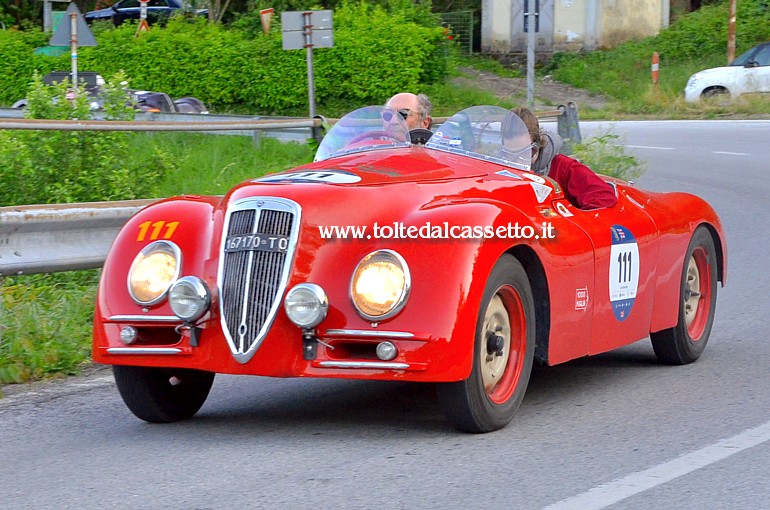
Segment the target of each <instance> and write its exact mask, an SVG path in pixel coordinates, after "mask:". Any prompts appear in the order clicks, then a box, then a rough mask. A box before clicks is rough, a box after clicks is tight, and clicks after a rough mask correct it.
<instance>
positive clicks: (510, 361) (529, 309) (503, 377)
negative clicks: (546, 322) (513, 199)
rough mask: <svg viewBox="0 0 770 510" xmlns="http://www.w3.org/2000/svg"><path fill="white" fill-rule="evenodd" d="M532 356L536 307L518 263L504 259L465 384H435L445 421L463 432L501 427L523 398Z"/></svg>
mask: <svg viewBox="0 0 770 510" xmlns="http://www.w3.org/2000/svg"><path fill="white" fill-rule="evenodd" d="M534 352H535V305H534V300H533V297H532V290H531V287H530V284H529V279H528V278H527V273H526V271H524V268H523V267H522V265H521V263H519V261H518V260H516V259H515V258H514V257H512V256H510V255H505V256H503V257H502V258H501V259H500V260H499V261H498V263H497V264H496V265H495V267H494V268H493V269H492V273H491V274H490V275H489V279H488V280H487V284H486V287H485V288H484V294H483V297H482V301H481V307H480V309H479V316H478V319H477V323H476V337H475V341H474V352H473V368H472V370H471V375H470V376H469V377H468V378H467V379H466V380H464V381H459V382H455V383H443V384H440V385H439V386H438V394H439V401H440V403H441V407H442V408H443V410H444V414H445V415H446V417H447V419H448V420H449V422H450V423H451V424H452V425H453V426H454V427H455V428H456V429H458V430H461V431H463V432H475V433H480V432H491V431H493V430H497V429H501V428H503V427H505V426H506V425H507V424H508V423H509V422H510V421H511V420H512V419H513V416H514V414H515V413H516V410H517V409H518V407H519V404H521V401H522V399H523V398H524V393H525V392H526V390H527V383H528V382H529V375H530V373H531V372H532V361H533V358H534Z"/></svg>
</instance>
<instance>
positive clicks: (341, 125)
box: [314, 106, 411, 161]
mask: <svg viewBox="0 0 770 510" xmlns="http://www.w3.org/2000/svg"><path fill="white" fill-rule="evenodd" d="M409 140H410V139H409V128H407V126H406V121H405V120H404V117H403V116H402V115H401V114H400V113H398V111H396V110H394V109H392V108H386V107H384V106H367V107H366V108H360V109H358V110H355V111H353V112H350V113H349V114H347V115H345V116H344V117H342V118H341V119H340V120H339V121H338V122H337V123H336V124H335V125H334V127H332V128H331V129H330V130H329V132H328V133H326V136H324V138H323V140H322V141H321V145H319V147H318V151H317V152H316V155H315V160H314V161H321V160H324V159H328V158H331V157H333V156H339V155H342V154H350V153H353V152H360V151H365V150H372V149H388V148H392V147H409V146H410V145H411V144H410V141H409Z"/></svg>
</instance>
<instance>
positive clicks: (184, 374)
mask: <svg viewBox="0 0 770 510" xmlns="http://www.w3.org/2000/svg"><path fill="white" fill-rule="evenodd" d="M112 371H113V374H114V375H115V382H116V383H117V386H118V391H120V396H121V397H123V402H125V404H126V406H127V407H128V408H129V409H130V410H131V412H132V413H134V415H135V416H136V417H137V418H139V419H142V420H144V421H147V422H150V423H172V422H175V421H181V420H187V419H189V418H192V417H193V416H194V415H195V413H197V412H198V410H199V409H200V408H201V406H202V405H203V403H204V402H205V401H206V397H208V395H209V390H211V385H212V384H213V382H214V375H215V374H214V373H213V372H203V371H201V370H191V369H189V368H154V367H132V366H122V365H113V367H112Z"/></svg>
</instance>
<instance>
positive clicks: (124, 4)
mask: <svg viewBox="0 0 770 510" xmlns="http://www.w3.org/2000/svg"><path fill="white" fill-rule="evenodd" d="M112 19H113V22H114V23H115V25H120V24H121V23H123V22H124V21H126V20H131V19H139V0H122V1H121V2H118V3H117V4H115V14H114V15H113V17H112Z"/></svg>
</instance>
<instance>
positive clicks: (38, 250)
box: [0, 200, 156, 276]
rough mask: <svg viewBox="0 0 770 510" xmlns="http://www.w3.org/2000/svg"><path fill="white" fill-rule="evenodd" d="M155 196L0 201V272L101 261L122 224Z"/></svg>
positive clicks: (93, 265)
mask: <svg viewBox="0 0 770 510" xmlns="http://www.w3.org/2000/svg"><path fill="white" fill-rule="evenodd" d="M155 201H156V200H125V201H117V202H91V203H80V204H59V205H23V206H17V207H0V276H10V275H18V274H31V273H53V272H57V271H73V270H77V269H94V268H98V267H101V266H102V264H104V260H105V258H106V256H107V251H108V250H109V249H110V246H111V245H112V242H113V241H114V240H115V236H117V234H118V231H119V230H120V228H121V227H122V226H123V225H124V224H125V223H126V221H128V219H129V218H130V217H131V216H133V215H134V214H135V213H137V212H138V211H139V210H140V209H141V208H143V207H144V206H146V205H148V204H151V203H152V202H155Z"/></svg>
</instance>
